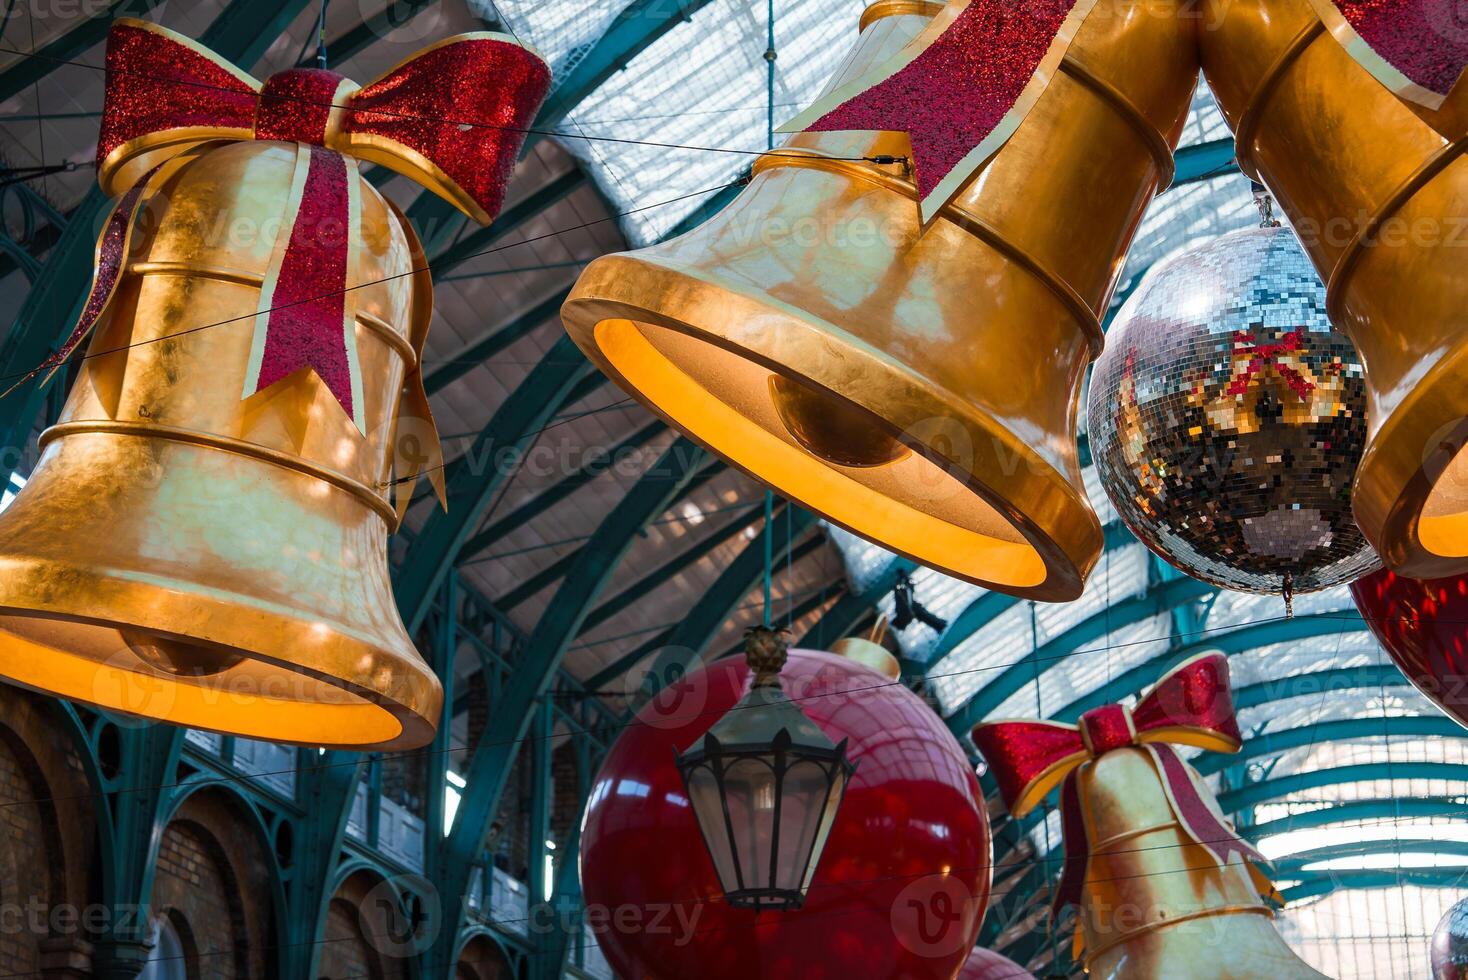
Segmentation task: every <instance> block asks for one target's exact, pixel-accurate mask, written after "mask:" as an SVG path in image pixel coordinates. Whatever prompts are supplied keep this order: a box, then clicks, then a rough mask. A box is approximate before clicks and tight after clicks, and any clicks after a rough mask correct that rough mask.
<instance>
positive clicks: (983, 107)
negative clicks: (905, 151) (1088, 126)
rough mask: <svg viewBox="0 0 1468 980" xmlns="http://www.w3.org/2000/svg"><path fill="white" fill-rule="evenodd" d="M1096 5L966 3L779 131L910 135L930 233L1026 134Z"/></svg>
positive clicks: (1087, 0)
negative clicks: (1028, 120) (983, 171)
mask: <svg viewBox="0 0 1468 980" xmlns="http://www.w3.org/2000/svg"><path fill="white" fill-rule="evenodd" d="M1095 5H1096V0H1045V2H1042V3H1036V4H1016V3H1015V2H1014V0H957V2H953V3H950V4H948V6H947V7H945V8H944V9H943V10H942V11H941V12H940V13H939V14H938V15H937V16H936V17H934V18H933V20H932V21H931V22H930V23H929V24H928V26H927V27H926V28H925V29H924V30H923V31H922V32H921V33H920V34H918V35H917V37H915V38H913V40H912V41H911V42H910V43H909V44H908V45H907V46H906V47H904V48H903V49H902V50H901V51H899V52H897V53H896V54H894V55H893V56H892V57H890V58H888V59H886V60H885V61H882V62H880V63H879V64H877V65H876V66H875V67H873V68H872V69H871V70H869V71H867V72H865V73H863V74H861V75H859V76H858V77H856V78H854V79H852V80H851V81H849V82H847V83H845V84H844V85H840V86H838V87H837V88H835V89H833V90H832V91H831V92H829V93H827V94H826V95H824V96H822V97H821V99H820V100H819V101H817V102H816V103H815V104H814V105H812V106H811V107H810V108H808V109H806V110H805V111H804V112H802V113H801V114H800V115H798V116H796V117H795V118H794V119H792V120H791V121H790V122H788V123H786V124H785V125H783V126H781V127H780V128H779V130H778V131H779V132H782V133H797V132H801V131H802V130H804V131H809V132H817V133H830V132H843V131H855V132H883V131H886V132H905V133H906V134H907V135H908V140H909V145H910V147H911V154H912V155H911V164H912V171H913V178H914V181H915V183H916V184H917V191H918V198H919V201H918V204H919V211H920V214H921V217H922V222H923V225H924V226H925V227H926V226H927V225H929V224H930V223H931V222H932V221H933V220H934V219H935V218H937V216H938V213H939V212H940V211H941V210H942V208H943V207H945V206H946V205H947V204H948V203H949V202H950V201H952V200H953V198H954V197H956V196H957V195H958V194H959V193H960V192H961V191H962V190H963V188H964V187H965V186H967V184H968V182H969V181H970V180H971V179H972V178H973V176H974V174H976V173H977V172H978V171H979V169H980V168H981V167H983V166H984V164H986V163H987V162H988V161H989V159H990V158H991V157H993V156H994V154H995V153H997V152H999V150H1000V148H1002V147H1003V146H1004V144H1005V143H1007V142H1008V141H1009V138H1010V137H1011V136H1013V135H1014V133H1015V131H1016V130H1018V129H1019V126H1020V123H1022V122H1024V120H1025V117H1026V116H1028V115H1029V113H1030V110H1031V109H1032V108H1034V106H1035V104H1036V103H1037V102H1038V101H1039V100H1040V96H1041V95H1043V94H1044V93H1045V90H1046V89H1047V88H1048V87H1049V85H1050V82H1051V80H1052V79H1053V78H1054V77H1055V75H1056V74H1058V72H1059V69H1060V63H1061V62H1062V61H1063V60H1064V58H1065V53H1066V51H1067V50H1068V49H1069V47H1070V44H1071V41H1072V40H1073V39H1074V38H1075V36H1076V33H1077V32H1078V31H1079V30H1080V28H1081V25H1082V24H1083V23H1084V22H1085V20H1086V17H1087V16H1088V15H1089V14H1090V12H1091V9H1092V8H1093V7H1094V6H1095Z"/></svg>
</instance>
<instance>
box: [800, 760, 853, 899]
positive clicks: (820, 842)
mask: <svg viewBox="0 0 1468 980" xmlns="http://www.w3.org/2000/svg"><path fill="white" fill-rule="evenodd" d="M850 775H851V774H850V773H849V772H848V771H847V769H846V767H845V766H842V765H835V766H832V767H831V770H829V776H827V777H825V778H828V779H830V783H831V785H830V789H829V790H827V791H826V798H825V801H824V803H823V804H822V806H821V811H820V813H819V814H817V816H818V817H819V819H820V826H818V827H817V828H816V836H815V841H814V843H813V844H812V846H811V847H810V849H809V850H807V851H805V852H804V855H805V856H804V857H803V858H802V860H804V861H805V875H804V877H803V878H802V879H801V880H800V884H799V888H800V892H801V894H802V895H803V894H805V893H806V892H807V891H808V890H809V889H810V882H811V879H812V878H814V877H815V874H816V865H817V864H819V863H820V859H821V854H822V853H823V852H824V851H825V850H826V837H827V836H828V835H829V834H830V833H831V824H833V823H835V822H836V810H837V809H838V808H839V807H840V806H841V797H842V796H843V795H845V793H846V780H847V779H848V778H850Z"/></svg>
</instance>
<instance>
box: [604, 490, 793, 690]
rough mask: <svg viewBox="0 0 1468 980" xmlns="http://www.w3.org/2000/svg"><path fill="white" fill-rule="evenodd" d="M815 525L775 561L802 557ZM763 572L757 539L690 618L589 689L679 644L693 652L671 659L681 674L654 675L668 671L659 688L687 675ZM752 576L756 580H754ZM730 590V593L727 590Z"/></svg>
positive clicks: (774, 554)
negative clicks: (803, 539)
mask: <svg viewBox="0 0 1468 980" xmlns="http://www.w3.org/2000/svg"><path fill="white" fill-rule="evenodd" d="M801 513H804V512H803V511H800V512H797V514H796V520H797V522H799V521H800V516H799V515H800V514H801ZM811 526H812V525H806V527H805V529H804V530H802V529H800V528H797V530H796V533H795V534H794V535H792V536H791V537H790V539H789V540H787V541H785V542H782V543H779V544H777V545H776V546H775V547H774V549H773V550H772V551H771V561H772V562H774V563H775V564H778V563H780V562H783V561H785V560H786V557H787V556H788V557H790V558H791V559H792V560H794V556H795V555H797V554H800V553H801V549H802V548H803V547H804V546H803V545H801V544H798V543H797V542H799V541H800V539H801V537H802V535H803V534H804V533H805V530H809V528H810V527H811ZM792 546H793V548H792ZM751 567H753V569H754V571H753V572H751V571H750V569H751ZM763 571H764V542H763V541H762V540H759V539H758V538H757V539H756V540H754V541H751V542H750V543H749V544H747V545H745V546H744V550H743V551H741V552H740V553H739V554H738V555H737V556H736V557H735V558H734V560H733V561H732V562H730V563H729V566H728V567H727V568H726V569H725V570H724V572H723V573H722V574H721V575H720V576H719V578H718V579H717V580H716V581H715V582H714V584H713V586H711V587H710V588H709V590H708V591H706V592H705V593H704V595H703V596H702V597H701V598H700V599H699V601H698V602H697V603H695V604H694V606H693V609H691V610H690V611H689V613H688V615H687V616H685V617H684V619H683V620H681V621H680V622H679V623H678V625H677V626H673V627H669V628H668V629H666V630H664V631H663V632H661V633H659V634H658V635H657V636H654V637H653V638H652V639H650V640H648V641H647V642H646V643H644V644H642V645H641V646H640V647H638V648H637V649H635V650H633V651H632V652H631V653H626V654H623V655H622V656H621V657H618V658H617V659H616V660H614V661H613V662H612V663H610V664H608V665H607V666H606V667H604V668H602V669H601V670H600V671H598V672H597V673H596V674H595V675H594V676H593V677H591V678H590V679H588V680H587V682H586V686H587V687H589V688H591V689H592V690H596V689H597V688H599V687H602V686H603V685H606V684H610V683H611V682H613V681H615V680H616V679H617V678H619V677H621V676H622V675H623V674H625V673H626V672H627V671H629V670H631V669H632V668H633V667H635V666H637V664H638V663H639V662H641V660H642V658H643V657H646V656H647V655H648V654H650V653H652V652H653V651H655V650H659V649H662V648H664V647H666V648H668V649H669V650H670V651H675V644H678V645H679V648H680V649H681V650H684V651H689V650H691V651H692V656H688V655H687V654H686V653H685V654H684V655H682V656H679V657H677V658H672V657H670V658H669V662H671V660H673V659H676V660H677V663H678V664H679V665H681V666H680V668H679V669H680V670H681V673H677V674H675V675H674V676H668V672H670V671H672V670H673V668H671V667H670V666H669V664H668V663H663V665H662V667H659V666H657V665H654V667H653V669H652V673H654V674H656V673H657V672H658V671H659V670H662V671H664V673H662V674H658V675H657V676H658V678H660V679H659V680H658V682H657V688H659V689H661V687H662V686H663V684H665V683H667V682H668V681H671V680H675V679H676V678H677V677H679V676H682V673H686V672H687V670H688V669H689V668H690V667H691V666H692V664H693V662H694V661H695V660H697V658H698V657H701V656H702V655H703V653H704V648H705V647H707V646H708V644H710V643H712V642H713V639H714V636H715V635H717V633H718V630H719V627H721V626H723V625H724V621H725V620H727V619H728V618H729V617H730V616H731V615H733V613H734V610H735V609H736V608H737V607H738V606H739V603H740V602H742V601H743V600H744V597H745V596H746V595H748V594H749V590H750V589H752V588H754V586H755V585H756V584H758V581H759V578H760V576H761V575H762V574H763ZM751 576H753V577H752V578H751ZM741 584H743V589H742V591H741V588H740V587H741ZM726 589H727V590H730V591H725V590H726ZM694 643H697V644H699V645H698V647H697V648H696V649H694V647H693V644H694ZM675 652H676V651H675Z"/></svg>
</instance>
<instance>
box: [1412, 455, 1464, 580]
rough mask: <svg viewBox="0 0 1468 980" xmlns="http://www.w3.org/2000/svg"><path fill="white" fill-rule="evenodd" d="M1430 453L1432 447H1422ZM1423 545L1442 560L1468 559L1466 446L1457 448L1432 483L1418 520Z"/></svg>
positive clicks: (1418, 531)
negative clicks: (1442, 558) (1466, 557)
mask: <svg viewBox="0 0 1468 980" xmlns="http://www.w3.org/2000/svg"><path fill="white" fill-rule="evenodd" d="M1425 448H1426V450H1427V451H1428V452H1431V451H1432V449H1433V448H1434V447H1432V446H1427V447H1425ZM1417 535H1418V538H1419V540H1420V541H1421V542H1422V546H1423V547H1424V548H1426V549H1427V550H1428V551H1431V552H1432V553H1433V554H1436V555H1441V556H1443V557H1444V558H1462V557H1464V556H1468V445H1465V446H1463V447H1461V448H1459V449H1458V450H1457V451H1456V452H1455V453H1454V454H1453V457H1452V459H1451V460H1450V461H1449V462H1448V465H1447V466H1446V467H1445V468H1444V469H1443V471H1442V473H1441V474H1440V475H1439V476H1438V478H1437V481H1436V482H1435V483H1433V485H1432V490H1431V492H1430V493H1429V494H1428V495H1427V501H1426V502H1425V503H1424V504H1423V506H1422V516H1421V517H1420V518H1419V519H1418V525H1417Z"/></svg>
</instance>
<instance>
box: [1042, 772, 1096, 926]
mask: <svg viewBox="0 0 1468 980" xmlns="http://www.w3.org/2000/svg"><path fill="white" fill-rule="evenodd" d="M1078 771H1079V770H1072V771H1071V774H1070V775H1069V776H1066V777H1065V782H1064V783H1062V784H1061V786H1060V838H1061V842H1062V845H1063V846H1064V849H1065V864H1064V865H1063V866H1062V868H1061V871H1060V881H1059V883H1057V884H1056V886H1055V898H1054V900H1053V901H1051V903H1050V912H1051V914H1052V915H1053V916H1054V917H1055V918H1056V919H1059V918H1060V916H1061V915H1062V914H1064V912H1065V910H1066V909H1068V908H1070V907H1071V906H1072V905H1079V904H1080V903H1081V894H1082V892H1083V891H1084V890H1085V887H1086V869H1087V868H1088V867H1089V866H1090V863H1091V842H1090V838H1089V837H1087V835H1086V814H1085V811H1084V810H1083V809H1082V807H1081V790H1080V785H1079V781H1078V780H1077V779H1076V773H1077V772H1078Z"/></svg>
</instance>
